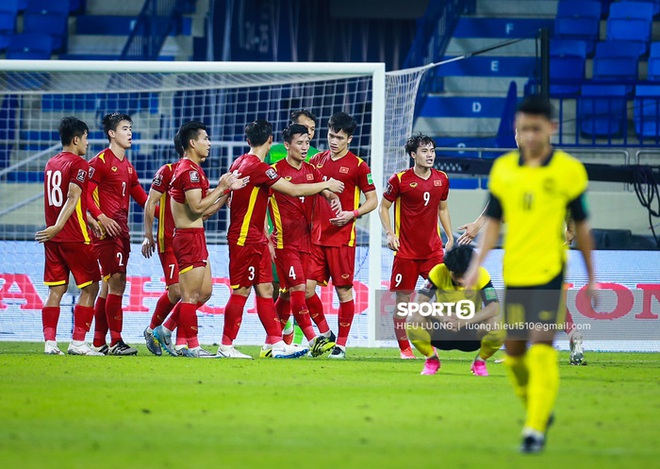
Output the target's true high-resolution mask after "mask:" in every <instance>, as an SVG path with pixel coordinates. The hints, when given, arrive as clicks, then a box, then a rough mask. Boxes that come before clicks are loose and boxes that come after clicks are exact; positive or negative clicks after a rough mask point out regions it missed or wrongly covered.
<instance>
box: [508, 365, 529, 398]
mask: <svg viewBox="0 0 660 469" xmlns="http://www.w3.org/2000/svg"><path fill="white" fill-rule="evenodd" d="M504 364H505V365H506V369H507V371H508V374H509V379H510V380H511V384H513V391H514V392H515V393H516V396H518V397H519V398H520V400H522V402H523V406H525V409H526V408H527V384H528V381H529V369H528V368H527V359H526V357H525V355H520V356H517V357H514V356H511V355H507V356H506V357H505V358H504Z"/></svg>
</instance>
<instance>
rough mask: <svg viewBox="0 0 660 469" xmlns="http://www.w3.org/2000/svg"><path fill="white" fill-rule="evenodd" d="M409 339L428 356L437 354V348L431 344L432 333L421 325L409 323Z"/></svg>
mask: <svg viewBox="0 0 660 469" xmlns="http://www.w3.org/2000/svg"><path fill="white" fill-rule="evenodd" d="M406 332H407V333H408V339H409V340H410V342H411V343H412V344H413V346H414V347H415V348H416V349H417V350H419V352H420V353H421V354H422V355H424V356H425V357H426V358H430V357H432V356H433V355H435V348H434V347H433V345H431V334H429V331H427V330H426V329H424V328H423V327H422V326H421V325H413V324H408V328H407V330H406Z"/></svg>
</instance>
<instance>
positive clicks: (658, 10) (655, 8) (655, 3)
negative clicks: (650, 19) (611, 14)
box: [621, 0, 660, 16]
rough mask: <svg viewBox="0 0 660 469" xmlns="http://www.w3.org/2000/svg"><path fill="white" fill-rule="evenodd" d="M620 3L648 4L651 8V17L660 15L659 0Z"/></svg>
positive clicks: (623, 0)
mask: <svg viewBox="0 0 660 469" xmlns="http://www.w3.org/2000/svg"><path fill="white" fill-rule="evenodd" d="M621 1H622V2H640V3H648V4H650V5H651V6H652V7H653V16H656V15H658V14H659V13H660V0H621Z"/></svg>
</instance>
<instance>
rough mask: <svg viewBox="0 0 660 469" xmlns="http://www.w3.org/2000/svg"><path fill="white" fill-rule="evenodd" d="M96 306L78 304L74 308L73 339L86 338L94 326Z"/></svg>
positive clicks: (81, 339)
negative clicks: (93, 319)
mask: <svg viewBox="0 0 660 469" xmlns="http://www.w3.org/2000/svg"><path fill="white" fill-rule="evenodd" d="M93 317H94V308H92V307H90V306H81V305H76V306H75V308H73V336H72V338H73V340H80V341H84V340H85V335H86V334H87V333H88V332H89V328H90V327H91V326H92V318H93Z"/></svg>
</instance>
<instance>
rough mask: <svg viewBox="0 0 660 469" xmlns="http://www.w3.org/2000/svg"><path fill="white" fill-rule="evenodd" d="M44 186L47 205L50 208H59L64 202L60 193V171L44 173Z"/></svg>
mask: <svg viewBox="0 0 660 469" xmlns="http://www.w3.org/2000/svg"><path fill="white" fill-rule="evenodd" d="M46 186H47V187H48V189H47V194H46V196H47V197H48V205H49V206H51V207H53V206H55V207H61V206H62V203H63V202H64V194H63V193H62V173H61V172H60V171H55V172H53V171H52V170H48V171H46Z"/></svg>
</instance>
